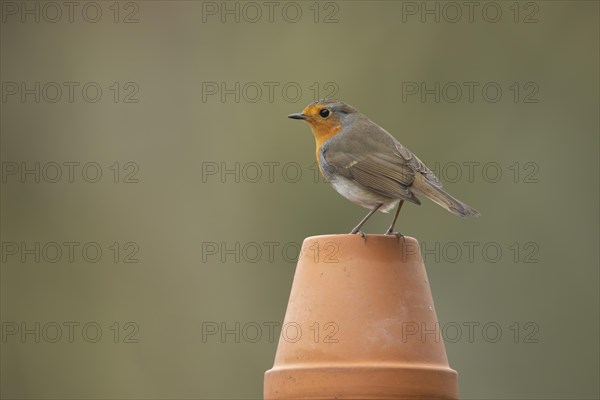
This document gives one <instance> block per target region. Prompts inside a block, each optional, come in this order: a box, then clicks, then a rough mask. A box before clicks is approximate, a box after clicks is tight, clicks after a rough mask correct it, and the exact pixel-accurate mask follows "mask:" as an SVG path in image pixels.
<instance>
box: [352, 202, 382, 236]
mask: <svg viewBox="0 0 600 400" xmlns="http://www.w3.org/2000/svg"><path fill="white" fill-rule="evenodd" d="M382 205H383V204H377V206H375V208H373V209H372V210H371V211H369V213H368V214H367V216H366V217H364V218H363V219H362V221H360V222H359V223H358V225H356V226H355V227H354V229H352V231H351V232H350V234H351V235H353V234H355V233H358V231H359V230H360V227H361V226H363V225H364V223H365V222H367V220H368V219H369V218H370V217H371V215H373V214H375V211H377V210H379V208H380V207H381V206H382ZM361 236H362V237H364V233H363V234H361Z"/></svg>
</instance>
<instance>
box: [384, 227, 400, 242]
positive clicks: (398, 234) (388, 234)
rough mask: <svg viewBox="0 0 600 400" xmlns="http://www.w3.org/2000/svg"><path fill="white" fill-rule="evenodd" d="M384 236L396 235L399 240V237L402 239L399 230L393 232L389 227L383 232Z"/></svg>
mask: <svg viewBox="0 0 600 400" xmlns="http://www.w3.org/2000/svg"><path fill="white" fill-rule="evenodd" d="M385 236H396V237H397V238H398V240H400V238H402V239H404V235H403V234H401V233H400V232H393V231H391V230H389V229H388V230H387V232H385Z"/></svg>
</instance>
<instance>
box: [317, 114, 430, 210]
mask: <svg viewBox="0 0 600 400" xmlns="http://www.w3.org/2000/svg"><path fill="white" fill-rule="evenodd" d="M369 122H370V121H369ZM361 125H362V124H356V125H355V127H354V128H353V129H351V130H348V131H346V132H343V133H341V134H340V135H338V136H336V137H334V138H332V139H330V140H329V141H328V142H327V143H326V144H325V145H324V146H323V148H322V152H321V158H322V161H323V162H322V164H323V167H324V168H327V169H329V170H330V172H334V173H337V174H340V175H341V176H343V177H345V178H349V179H354V180H356V181H357V182H358V183H360V184H361V185H363V186H365V187H367V188H368V189H371V190H373V191H374V192H376V193H378V194H380V195H382V196H386V197H390V198H400V199H404V200H408V201H411V202H413V203H416V204H421V202H420V201H419V199H417V198H416V197H415V195H414V194H413V193H412V191H411V190H410V186H411V185H412V184H413V182H414V181H415V174H421V176H422V177H423V178H424V179H425V180H426V181H427V182H428V183H430V184H431V185H433V186H435V187H441V186H442V185H441V183H440V181H439V179H438V178H437V177H436V176H435V174H434V173H433V172H432V171H431V170H430V169H429V168H427V166H426V165H425V164H424V163H423V162H422V161H421V160H419V159H418V158H417V157H416V156H415V155H414V154H413V153H412V152H410V150H408V149H407V148H406V147H404V146H402V145H401V144H400V143H399V142H398V141H397V140H396V139H395V138H394V137H393V136H392V135H390V134H389V133H388V132H387V131H385V130H384V129H383V128H380V127H379V126H377V125H375V124H374V123H372V122H370V123H368V125H367V126H361ZM367 129H368V132H369V135H368V136H367V135H365V132H366V131H367Z"/></svg>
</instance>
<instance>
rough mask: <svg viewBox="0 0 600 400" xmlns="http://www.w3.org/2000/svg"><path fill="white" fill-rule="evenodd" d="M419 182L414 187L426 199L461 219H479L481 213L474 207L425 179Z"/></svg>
mask: <svg viewBox="0 0 600 400" xmlns="http://www.w3.org/2000/svg"><path fill="white" fill-rule="evenodd" d="M418 180H420V181H421V182H419V184H418V185H413V187H414V188H415V189H417V190H418V191H419V192H420V193H422V194H423V195H424V196H425V197H427V198H429V199H430V200H432V201H434V202H435V203H437V204H439V205H440V206H442V207H444V208H445V209H446V210H448V211H450V212H451V213H453V214H456V215H458V216H459V217H467V216H470V215H472V216H474V217H478V216H479V215H480V214H479V211H477V210H476V209H474V208H473V207H471V206H469V205H467V204H465V203H463V202H462V201H460V200H458V199H457V198H455V197H452V196H451V195H450V194H448V193H446V192H445V191H443V190H442V189H441V188H439V187H437V186H434V185H433V184H431V183H429V182H427V181H426V180H425V179H424V178H421V179H418ZM415 183H416V182H415Z"/></svg>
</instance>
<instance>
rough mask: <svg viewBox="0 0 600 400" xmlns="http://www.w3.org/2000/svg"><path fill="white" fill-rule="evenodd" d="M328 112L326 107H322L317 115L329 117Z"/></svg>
mask: <svg viewBox="0 0 600 400" xmlns="http://www.w3.org/2000/svg"><path fill="white" fill-rule="evenodd" d="M329 114H330V112H329V110H328V109H326V108H324V109H322V110H321V111H319V115H320V116H321V117H323V118H327V117H329Z"/></svg>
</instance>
